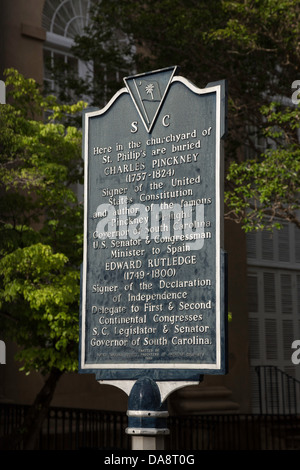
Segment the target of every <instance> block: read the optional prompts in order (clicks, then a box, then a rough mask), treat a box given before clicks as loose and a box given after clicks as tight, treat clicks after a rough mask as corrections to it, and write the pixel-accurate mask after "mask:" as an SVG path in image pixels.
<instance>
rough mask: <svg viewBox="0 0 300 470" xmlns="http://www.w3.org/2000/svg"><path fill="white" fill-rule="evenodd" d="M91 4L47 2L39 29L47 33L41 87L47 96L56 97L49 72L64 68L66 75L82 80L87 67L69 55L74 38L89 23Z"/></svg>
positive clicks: (86, 1)
mask: <svg viewBox="0 0 300 470" xmlns="http://www.w3.org/2000/svg"><path fill="white" fill-rule="evenodd" d="M93 3H94V0H46V1H45V4H44V9H43V18H42V26H43V28H44V29H45V30H46V42H45V46H44V84H45V89H46V92H51V93H56V92H58V88H57V86H56V85H55V82H54V80H53V75H52V73H51V68H52V67H53V66H60V65H67V67H68V71H69V72H73V73H74V75H77V76H79V77H82V78H85V76H86V75H87V73H88V72H89V74H91V73H92V70H91V69H90V70H89V65H90V66H91V64H86V63H83V62H82V61H80V60H78V59H76V58H75V57H74V56H73V55H72V53H71V47H72V46H73V45H74V38H75V37H76V36H77V35H79V36H80V35H82V34H83V33H84V28H85V27H87V26H88V24H89V21H90V10H91V7H92V5H93Z"/></svg>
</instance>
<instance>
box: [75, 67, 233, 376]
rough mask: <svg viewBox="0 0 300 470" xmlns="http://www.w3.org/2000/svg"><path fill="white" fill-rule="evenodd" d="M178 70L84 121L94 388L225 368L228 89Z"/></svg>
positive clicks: (84, 321)
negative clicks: (100, 383)
mask: <svg viewBox="0 0 300 470" xmlns="http://www.w3.org/2000/svg"><path fill="white" fill-rule="evenodd" d="M175 72H176V67H171V68H167V69H162V70H158V71H154V72H150V73H147V74H142V75H136V76H133V77H127V78H125V79H124V81H125V84H126V87H125V88H123V89H121V90H120V91H119V92H118V93H117V94H116V95H115V96H114V97H113V98H112V100H111V101H110V102H109V103H108V105H107V106H106V107H105V108H103V109H101V110H90V111H87V112H86V113H85V115H84V163H85V216H84V260H83V270H82V291H81V292H82V299H81V324H80V371H81V372H94V373H95V374H96V378H97V379H98V380H135V379H137V378H139V377H141V376H142V375H143V376H144V375H145V374H146V375H147V376H149V377H151V378H152V379H154V380H160V381H164V380H179V381H180V380H198V379H199V376H200V375H204V374H222V373H225V372H226V299H225V297H226V292H225V291H226V288H225V277H226V276H225V258H224V253H223V250H222V220H223V210H222V200H223V196H222V187H223V181H222V179H223V170H222V167H223V161H222V146H221V143H222V140H221V139H222V137H223V134H224V127H225V86H224V82H217V83H214V84H210V85H208V86H207V87H206V88H205V89H199V88H196V87H195V86H194V85H193V84H191V83H190V82H188V81H187V80H186V79H184V78H182V77H180V76H176V75H175Z"/></svg>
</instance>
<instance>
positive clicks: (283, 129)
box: [225, 103, 300, 231]
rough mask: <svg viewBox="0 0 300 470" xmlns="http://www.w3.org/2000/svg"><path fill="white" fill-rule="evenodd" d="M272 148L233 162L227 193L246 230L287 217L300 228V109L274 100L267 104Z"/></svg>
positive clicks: (265, 110)
mask: <svg viewBox="0 0 300 470" xmlns="http://www.w3.org/2000/svg"><path fill="white" fill-rule="evenodd" d="M262 113H263V114H264V115H265V117H266V120H267V126H266V129H265V136H266V138H267V139H268V142H269V143H270V146H269V148H267V149H266V151H265V152H264V153H263V154H261V155H260V156H259V157H258V158H255V159H249V160H245V161H242V162H239V163H237V162H232V163H231V164H230V166H229V168H228V172H227V180H228V181H229V183H230V188H231V189H228V190H227V192H226V194H225V196H226V199H225V202H226V204H227V207H228V210H229V212H230V211H231V212H232V218H233V219H234V220H236V221H237V222H239V223H241V224H242V226H243V228H244V229H245V230H246V231H250V230H259V229H263V228H268V229H272V228H273V227H276V228H280V226H281V221H282V220H286V221H289V222H292V223H294V224H295V225H296V226H298V227H299V228H300V220H299V217H298V214H297V211H299V209H300V200H299V194H298V192H299V174H300V146H299V143H298V137H297V132H296V131H297V129H298V128H299V126H300V119H299V117H300V109H299V106H298V107H297V108H286V107H284V108H283V107H282V106H280V105H279V104H276V103H272V104H271V106H269V107H268V106H264V107H263V109H262Z"/></svg>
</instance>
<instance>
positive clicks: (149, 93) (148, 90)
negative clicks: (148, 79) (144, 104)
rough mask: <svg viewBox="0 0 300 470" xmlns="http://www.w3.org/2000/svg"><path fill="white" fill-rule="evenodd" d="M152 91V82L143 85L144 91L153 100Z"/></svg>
mask: <svg viewBox="0 0 300 470" xmlns="http://www.w3.org/2000/svg"><path fill="white" fill-rule="evenodd" d="M153 91H154V85H153V83H149V85H146V86H145V92H146V93H147V95H151V99H152V100H153V99H154V97H153Z"/></svg>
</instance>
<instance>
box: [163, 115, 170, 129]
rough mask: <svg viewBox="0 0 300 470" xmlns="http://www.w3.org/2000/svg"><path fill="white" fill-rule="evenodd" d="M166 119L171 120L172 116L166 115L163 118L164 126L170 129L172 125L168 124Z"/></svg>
mask: <svg viewBox="0 0 300 470" xmlns="http://www.w3.org/2000/svg"><path fill="white" fill-rule="evenodd" d="M166 119H170V114H166V115H165V116H164V117H163V118H162V121H161V122H162V125H163V126H165V127H169V125H170V123H169V122H168V123H167V122H166Z"/></svg>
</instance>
